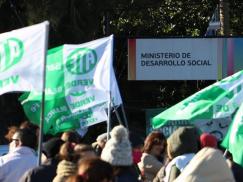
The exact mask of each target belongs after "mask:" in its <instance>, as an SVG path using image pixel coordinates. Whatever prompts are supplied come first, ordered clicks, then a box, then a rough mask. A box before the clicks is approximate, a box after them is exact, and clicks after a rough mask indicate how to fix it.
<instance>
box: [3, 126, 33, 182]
mask: <svg viewBox="0 0 243 182" xmlns="http://www.w3.org/2000/svg"><path fill="white" fill-rule="evenodd" d="M36 144H37V137H36V134H35V133H34V132H32V131H31V130H30V129H19V130H17V131H16V132H15V133H14V135H13V136H12V140H11V143H10V144H9V153H8V154H6V155H4V156H2V157H0V181H2V182H18V181H19V179H20V178H21V176H22V175H23V174H24V173H25V172H26V171H27V170H29V169H31V168H33V167H35V166H36V165H37V155H36V152H35V148H36Z"/></svg>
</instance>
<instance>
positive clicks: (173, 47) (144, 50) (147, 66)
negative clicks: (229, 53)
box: [128, 38, 222, 80]
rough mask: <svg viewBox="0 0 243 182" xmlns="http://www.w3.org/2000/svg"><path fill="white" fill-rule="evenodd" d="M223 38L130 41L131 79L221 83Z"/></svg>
mask: <svg viewBox="0 0 243 182" xmlns="http://www.w3.org/2000/svg"><path fill="white" fill-rule="evenodd" d="M220 42H221V40H220V39H206V38H198V39H193V38H185V39H130V40H129V45H128V46H129V53H128V54H129V76H128V77H129V80H217V79H218V78H219V76H220V75H219V72H218V70H219V69H220V67H219V65H221V57H222V49H219V46H220V45H222V44H220Z"/></svg>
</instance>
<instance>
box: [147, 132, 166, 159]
mask: <svg viewBox="0 0 243 182" xmlns="http://www.w3.org/2000/svg"><path fill="white" fill-rule="evenodd" d="M165 149H166V138H165V136H164V135H163V134H162V133H161V132H158V131H154V132H152V133H150V134H149V135H148V136H147V137H146V139H145V141H144V147H143V152H145V153H148V154H151V155H154V156H156V157H160V156H161V154H162V153H164V151H165Z"/></svg>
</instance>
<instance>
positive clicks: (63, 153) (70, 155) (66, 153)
mask: <svg viewBox="0 0 243 182" xmlns="http://www.w3.org/2000/svg"><path fill="white" fill-rule="evenodd" d="M74 147H75V145H74V144H73V143H71V142H65V143H64V144H62V146H61V148H60V151H59V157H60V159H61V160H67V161H71V162H77V161H78V159H79V156H78V155H76V153H75V152H74Z"/></svg>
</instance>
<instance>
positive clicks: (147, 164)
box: [138, 153, 163, 182]
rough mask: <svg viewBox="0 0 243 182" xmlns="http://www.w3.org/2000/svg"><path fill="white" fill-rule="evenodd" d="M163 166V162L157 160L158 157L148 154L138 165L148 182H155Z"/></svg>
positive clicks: (143, 155)
mask: <svg viewBox="0 0 243 182" xmlns="http://www.w3.org/2000/svg"><path fill="white" fill-rule="evenodd" d="M162 166H163V164H162V162H160V161H159V160H158V159H156V157H154V156H153V155H151V154H148V153H143V154H142V158H141V162H139V163H138V167H139V169H140V171H141V173H142V174H143V175H144V178H145V181H146V182H151V181H153V179H154V177H155V176H156V174H157V173H158V171H159V170H160V168H161V167H162Z"/></svg>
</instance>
